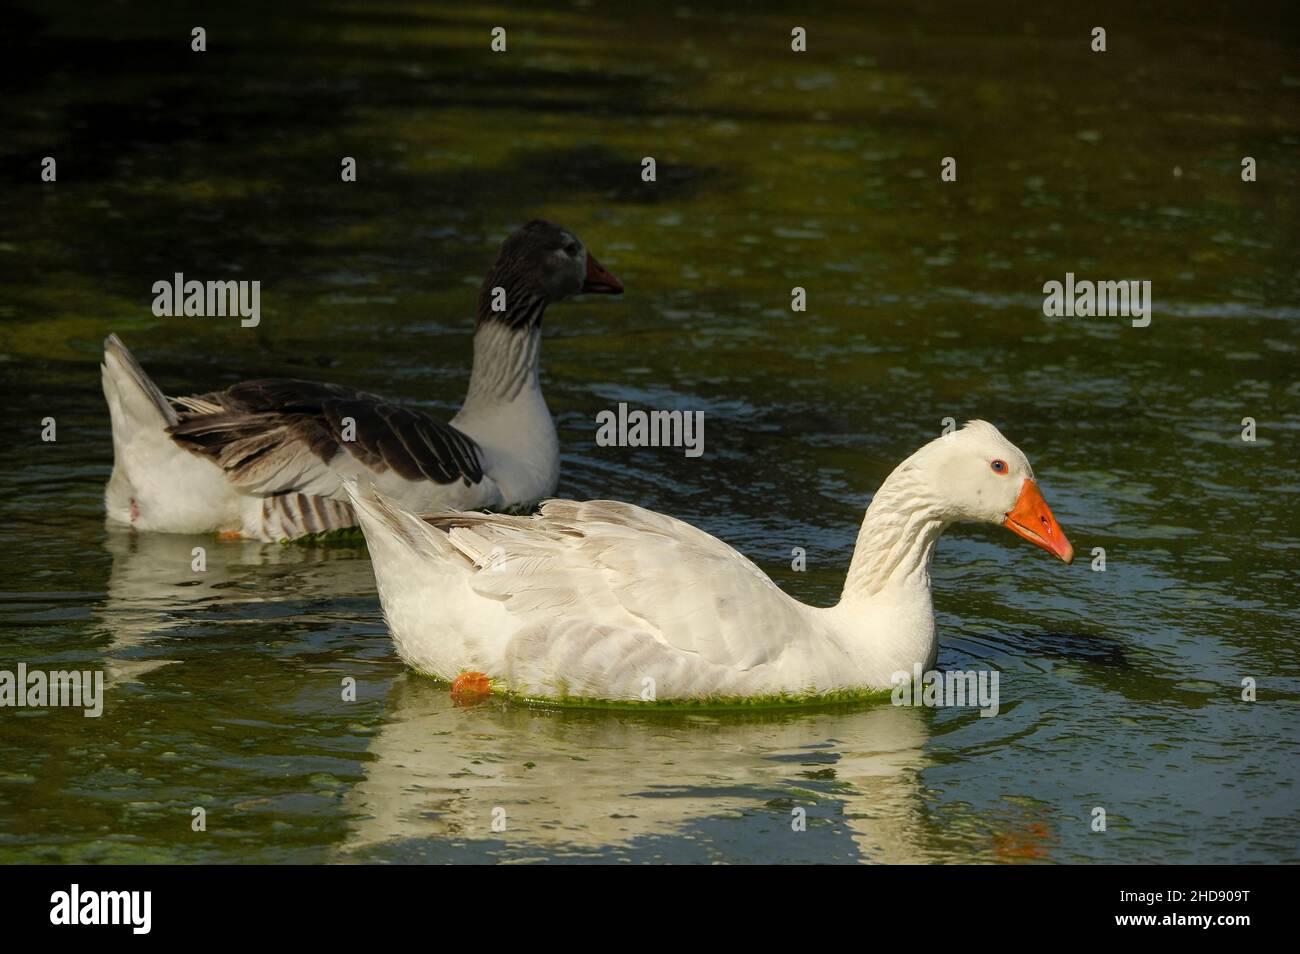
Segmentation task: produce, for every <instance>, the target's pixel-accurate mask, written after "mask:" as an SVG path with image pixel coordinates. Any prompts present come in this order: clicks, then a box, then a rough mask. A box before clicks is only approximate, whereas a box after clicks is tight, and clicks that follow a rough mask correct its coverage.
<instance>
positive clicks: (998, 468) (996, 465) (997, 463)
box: [989, 460, 1007, 474]
mask: <svg viewBox="0 0 1300 954" xmlns="http://www.w3.org/2000/svg"><path fill="white" fill-rule="evenodd" d="M989 466H990V467H992V468H993V473H995V474H1005V473H1006V472H1007V462H1006V461H1005V460H994V461H990V462H989Z"/></svg>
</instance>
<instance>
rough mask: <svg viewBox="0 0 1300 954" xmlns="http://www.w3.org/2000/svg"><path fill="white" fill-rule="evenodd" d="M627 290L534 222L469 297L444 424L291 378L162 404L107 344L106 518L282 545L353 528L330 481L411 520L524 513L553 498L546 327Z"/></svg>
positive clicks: (562, 233) (117, 346)
mask: <svg viewBox="0 0 1300 954" xmlns="http://www.w3.org/2000/svg"><path fill="white" fill-rule="evenodd" d="M622 291H623V286H622V285H621V284H620V283H619V281H618V279H617V278H615V277H614V276H613V275H611V274H610V273H609V272H607V271H606V270H605V269H604V268H603V267H602V266H601V264H600V263H599V262H598V261H596V259H595V257H594V256H592V255H590V254H588V252H587V250H586V248H585V247H584V246H583V244H582V242H581V240H579V239H578V237H577V236H576V235H574V234H573V233H572V232H569V231H567V230H565V229H562V228H560V227H559V226H556V225H552V224H551V223H549V222H542V221H533V222H529V223H528V224H527V225H525V226H524V227H523V228H521V229H519V230H517V231H516V232H514V233H513V234H511V235H510V236H509V237H508V238H507V239H506V240H505V242H504V243H503V244H502V246H501V251H500V253H499V254H498V255H497V259H496V262H495V264H494V265H493V266H492V269H491V270H490V271H489V272H488V275H487V278H485V279H484V280H483V286H482V289H481V290H480V292H479V302H478V317H477V322H476V327H475V332H474V367H473V370H472V371H471V372H470V379H469V390H468V393H467V394H466V396H465V403H464V405H463V406H462V407H461V409H460V411H459V412H458V413H457V414H456V416H455V417H454V418H452V420H451V422H450V423H449V424H444V423H442V422H440V421H438V420H435V419H434V418H432V417H430V416H429V415H427V414H425V413H423V412H421V411H417V410H414V409H411V408H403V407H398V406H397V405H395V404H390V403H388V402H387V401H385V400H384V399H383V398H381V397H378V396H376V395H374V394H369V393H367V392H365V391H357V390H354V389H353V388H348V387H342V386H340V385H337V384H318V383H316V382H312V381H299V380H295V379H290V378H266V379H262V380H257V381H245V382H244V383H242V384H236V385H235V386H233V387H230V388H227V389H226V390H224V391H214V392H212V393H210V394H203V395H198V396H193V397H176V398H167V397H164V396H163V393H162V392H161V391H160V390H159V389H158V387H157V386H156V385H155V384H154V383H153V382H152V381H151V380H150V379H149V377H148V375H146V374H145V373H144V370H143V369H142V368H141V367H140V365H139V364H137V363H136V360H135V358H134V357H132V355H131V353H130V352H129V351H127V350H126V347H125V346H124V345H123V344H122V342H121V341H119V340H118V338H117V335H110V336H109V338H108V340H107V341H106V342H105V344H104V363H103V366H102V372H103V374H102V376H103V384H104V397H105V399H106V400H107V401H108V408H109V414H110V416H111V418H112V425H113V474H112V476H111V477H110V479H109V482H108V488H107V490H106V492H105V495H104V501H105V507H106V509H107V511H108V516H109V519H110V520H113V521H116V522H118V523H124V524H127V525H129V526H132V527H135V528H136V529H138V530H162V531H168V532H172V533H210V532H217V533H221V534H222V535H223V536H243V537H248V538H252V539H256V540H268V541H273V540H283V539H291V538H294V537H299V536H304V535H307V534H312V533H320V532H324V531H328V530H338V529H341V528H344V527H352V526H356V518H355V517H354V515H353V512H352V508H351V507H350V506H349V505H348V502H347V499H346V498H345V496H344V493H343V488H342V485H341V483H340V481H341V480H342V479H343V478H345V477H352V478H356V477H364V478H365V479H367V480H369V481H373V482H374V483H375V484H376V485H377V486H378V487H379V488H380V489H381V490H382V492H383V493H384V494H385V495H386V496H388V497H390V498H391V499H392V500H393V501H395V502H396V503H399V504H401V505H402V506H404V507H409V508H411V509H414V510H440V509H449V508H450V509H456V508H478V507H488V508H497V509H503V508H508V507H512V506H527V505H531V504H533V503H536V502H537V501H538V500H540V499H542V498H543V497H546V496H548V495H549V494H553V493H554V492H555V485H556V481H557V480H558V478H559V472H560V459H559V444H558V441H557V439H556V435H555V424H554V423H553V422H552V420H551V414H550V411H549V410H547V407H546V401H545V399H544V398H543V397H542V391H541V387H540V385H539V383H538V356H539V353H540V339H541V325H542V314H543V312H544V311H545V310H546V306H547V305H548V304H550V303H552V302H556V301H559V300H560V299H562V298H565V297H567V296H569V295H572V294H575V293H578V292H597V293H604V294H619V293H621V292H622Z"/></svg>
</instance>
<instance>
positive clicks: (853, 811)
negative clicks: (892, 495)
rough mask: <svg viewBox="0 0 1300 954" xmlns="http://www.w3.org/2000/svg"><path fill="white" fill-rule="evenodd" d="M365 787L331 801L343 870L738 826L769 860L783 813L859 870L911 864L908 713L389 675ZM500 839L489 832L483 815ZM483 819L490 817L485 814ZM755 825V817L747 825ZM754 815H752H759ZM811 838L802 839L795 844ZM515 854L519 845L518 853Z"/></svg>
mask: <svg viewBox="0 0 1300 954" xmlns="http://www.w3.org/2000/svg"><path fill="white" fill-rule="evenodd" d="M387 719H388V720H389V721H388V724H386V725H385V726H384V727H383V728H382V729H381V730H380V731H379V733H378V734H377V735H376V736H375V737H374V738H373V740H372V742H371V744H370V746H369V753H368V754H369V756H370V758H371V760H372V761H370V762H369V763H368V764H367V765H366V769H365V778H364V780H362V781H361V782H360V783H359V784H357V785H356V786H355V787H354V788H353V789H352V790H351V792H350V793H349V794H348V795H347V797H346V798H345V803H344V807H345V811H347V812H348V813H349V814H351V816H352V821H351V833H350V835H349V837H348V838H347V840H346V843H345V845H344V851H343V854H342V857H343V858H352V859H358V860H366V859H373V858H375V857H384V856H386V855H388V854H390V852H387V851H385V850H384V846H386V845H387V846H388V847H393V846H395V845H397V844H399V843H403V842H408V843H409V842H411V841H412V840H415V841H423V842H426V843H427V845H426V847H427V849H428V851H433V852H436V851H438V850H439V846H440V844H441V845H445V844H446V843H447V842H448V841H451V842H464V841H480V842H487V843H489V844H485V845H482V846H481V847H485V848H487V849H488V850H491V846H490V842H492V841H499V842H501V843H502V846H503V850H505V848H507V847H508V848H509V849H510V850H512V851H514V852H516V853H519V852H522V855H520V856H521V857H532V856H534V855H530V854H529V852H530V850H532V849H536V850H537V852H536V853H537V854H541V855H543V856H547V855H550V854H552V853H554V852H556V851H565V852H570V851H574V852H583V853H585V852H590V851H591V850H592V849H602V850H610V851H613V852H614V853H615V854H617V853H618V852H619V851H620V850H621V849H627V848H630V847H632V846H633V843H634V842H639V841H644V840H645V839H647V838H654V837H657V836H662V835H670V836H671V835H681V834H683V833H685V832H688V831H690V830H691V829H692V827H693V823H698V822H703V821H708V820H710V819H719V818H727V817H731V818H736V817H740V816H749V821H750V822H751V823H752V824H753V825H755V826H761V827H762V828H764V829H765V830H766V831H767V836H766V839H765V838H763V837H758V838H750V839H748V841H749V846H750V848H751V850H753V851H754V855H753V857H752V858H749V859H747V860H751V861H762V860H764V858H765V857H767V855H766V853H765V851H764V848H765V841H766V840H767V839H770V840H771V841H770V847H771V849H772V854H771V855H770V857H772V858H776V859H780V858H782V857H784V856H786V855H787V853H788V848H787V847H784V846H782V845H780V844H779V843H778V839H783V838H789V837H803V836H801V835H798V834H793V835H792V829H791V824H790V823H791V821H792V819H793V817H794V816H793V815H792V814H791V812H792V809H794V808H796V807H804V808H805V809H806V811H807V820H808V829H809V832H813V831H819V832H823V833H825V832H826V830H827V829H832V830H833V832H834V836H835V837H837V838H839V839H843V838H845V837H847V838H848V839H850V840H851V842H852V843H853V845H854V846H856V850H855V851H852V852H850V853H849V855H850V857H853V856H857V857H861V858H863V859H867V860H872V861H889V862H903V861H912V862H914V861H918V860H925V857H926V855H925V848H924V839H923V837H922V820H923V807H922V806H923V803H922V801H921V799H920V797H919V792H920V771H921V769H922V768H923V767H924V766H925V764H926V757H925V755H924V753H923V751H922V748H923V746H924V744H925V742H926V741H927V739H928V729H927V721H926V716H925V714H924V713H922V712H920V711H919V710H916V709H904V708H895V707H893V706H890V705H888V704H877V705H874V706H871V707H869V708H861V707H852V708H841V709H838V710H808V711H780V710H776V711H768V712H750V711H745V710H739V709H738V710H734V711H723V712H699V713H694V714H691V713H682V712H674V713H656V712H645V711H636V712H627V711H595V710H558V709H532V708H528V707H524V706H516V705H509V704H506V703H499V702H496V701H493V702H489V703H485V704H483V705H481V706H478V707H476V708H473V709H468V710H467V709H461V708H457V707H455V706H454V705H453V704H452V702H451V700H450V698H449V695H448V693H447V692H446V690H445V687H442V686H440V685H438V684H437V683H434V682H432V681H430V680H427V679H424V678H422V677H418V676H408V677H405V678H403V679H399V680H398V681H397V683H396V684H395V686H394V689H393V692H392V694H391V696H390V699H389V706H388V710H387ZM498 809H500V810H504V814H505V820H506V831H505V832H494V831H493V827H492V822H493V812H494V810H498ZM498 814H499V813H498ZM755 816H758V817H757V818H756V817H755ZM763 816H767V817H763ZM807 837H811V835H809V836H807ZM521 846H522V847H521Z"/></svg>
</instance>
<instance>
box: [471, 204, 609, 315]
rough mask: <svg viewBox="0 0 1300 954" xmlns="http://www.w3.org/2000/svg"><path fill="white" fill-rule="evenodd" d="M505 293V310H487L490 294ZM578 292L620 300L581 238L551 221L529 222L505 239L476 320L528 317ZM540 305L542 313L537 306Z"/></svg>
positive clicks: (607, 277)
mask: <svg viewBox="0 0 1300 954" xmlns="http://www.w3.org/2000/svg"><path fill="white" fill-rule="evenodd" d="M497 288H503V289H505V298H506V300H505V310H504V311H500V310H494V309H493V308H492V303H493V296H494V290H495V289H497ZM579 292H586V293H589V294H600V295H619V294H622V292H623V285H622V283H621V282H620V281H619V280H618V279H617V278H615V277H614V276H613V275H611V274H610V273H609V271H607V270H606V269H605V267H604V266H603V265H601V264H600V262H598V261H596V257H595V256H594V255H592V254H591V253H590V252H588V251H587V247H586V245H584V244H583V242H582V239H580V238H578V236H576V235H575V234H573V233H572V232H570V231H569V230H568V229H565V228H561V227H560V226H558V225H555V224H554V223H552V222H545V221H543V220H541V219H534V220H533V221H531V222H529V223H528V224H527V225H525V226H523V227H522V228H520V229H516V230H515V231H514V232H512V233H510V235H509V236H508V237H507V238H506V240H505V242H503V243H502V245H501V251H500V252H499V253H498V254H497V259H496V262H495V263H494V264H493V266H492V270H491V271H490V272H488V276H487V278H486V279H485V280H484V282H483V288H482V291H481V292H480V295H479V311H480V317H482V318H489V317H493V316H498V317H503V318H506V320H508V321H510V323H511V324H514V323H515V322H514V321H511V320H510V318H509V316H511V315H515V316H519V315H522V314H529V315H531V316H533V317H534V318H540V314H541V310H542V309H544V307H545V306H546V305H549V304H551V303H553V302H557V301H560V300H561V299H564V298H567V297H569V296H570V295H576V294H578V293H579ZM538 305H540V306H541V308H538V307H537V306H538Z"/></svg>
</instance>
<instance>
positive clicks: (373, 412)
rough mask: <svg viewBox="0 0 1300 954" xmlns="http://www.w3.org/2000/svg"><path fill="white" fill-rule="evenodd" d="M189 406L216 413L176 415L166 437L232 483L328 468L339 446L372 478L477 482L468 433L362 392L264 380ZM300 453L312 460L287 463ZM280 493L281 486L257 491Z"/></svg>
mask: <svg viewBox="0 0 1300 954" xmlns="http://www.w3.org/2000/svg"><path fill="white" fill-rule="evenodd" d="M193 401H194V402H195V403H198V402H202V403H203V404H205V405H209V406H212V407H215V408H216V410H207V409H206V408H205V409H203V410H197V411H196V410H182V411H180V412H179V413H178V417H179V420H178V422H177V423H176V424H174V425H172V426H171V427H170V428H169V429H168V430H169V432H170V433H171V435H172V437H173V438H174V439H175V440H176V442H177V443H178V444H180V445H181V446H182V447H185V448H186V449H187V450H190V451H192V452H194V453H196V454H200V455H203V456H207V457H210V458H212V459H213V460H214V461H215V462H216V463H217V464H219V465H220V466H221V467H222V468H223V469H224V470H225V471H226V472H227V473H228V474H229V475H230V477H231V480H233V481H234V482H235V483H240V484H245V483H260V482H263V481H264V480H265V479H266V478H267V477H269V476H279V477H280V479H279V483H280V484H284V483H292V475H293V474H294V473H305V472H306V471H307V470H309V469H310V468H311V467H314V466H315V460H319V461H320V462H321V463H325V464H328V463H329V462H330V460H332V459H333V458H334V456H335V455H336V454H337V453H338V451H339V449H340V448H345V449H346V450H347V451H348V453H350V454H351V455H352V456H353V457H355V458H356V459H357V460H358V461H360V462H361V463H363V464H365V465H366V466H367V467H369V468H370V469H371V470H373V471H375V472H376V473H382V472H384V471H386V470H389V469H391V470H393V471H394V472H396V473H397V474H399V475H400V476H402V477H404V478H406V479H407V480H421V479H423V480H431V481H433V482H435V483H439V484H449V483H452V482H453V481H456V480H463V481H465V483H466V484H475V483H478V481H480V480H482V479H483V465H482V458H481V455H480V453H479V448H478V445H477V444H475V443H474V441H473V440H472V439H470V438H469V437H468V436H466V435H465V434H462V433H461V432H460V431H458V430H456V428H454V427H452V426H451V425H450V424H443V423H441V422H439V421H436V420H434V419H433V418H431V417H429V415H427V414H424V413H422V412H420V411H414V410H411V409H410V408H404V407H398V406H397V405H395V404H390V403H388V402H387V401H385V400H384V399H383V398H381V397H379V396H377V395H374V394H369V393H367V392H365V391H357V390H354V389H353V388H346V387H342V386H340V385H337V384H319V383H317V382H314V381H298V380H295V379H292V378H264V379H261V380H258V381H245V382H243V383H242V384H236V385H235V386H234V387H231V388H229V389H227V390H225V391H215V392H213V393H211V394H204V395H202V396H200V397H197V398H194V399H193ZM349 418H350V419H351V420H352V421H353V422H354V424H355V428H354V432H353V435H352V436H353V439H352V440H344V435H345V432H346V430H347V426H346V425H347V419H349ZM304 451H305V452H306V453H307V454H309V455H310V457H311V458H314V460H312V461H310V462H309V461H305V460H297V461H295V455H299V454H302V453H303V452H304ZM292 465H296V466H292ZM269 471H274V472H275V474H274V475H272V474H268V472H269ZM282 475H288V476H282ZM284 489H289V488H287V487H284V486H278V485H277V486H275V487H274V488H270V487H264V488H262V490H263V491H264V492H265V491H268V490H284Z"/></svg>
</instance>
